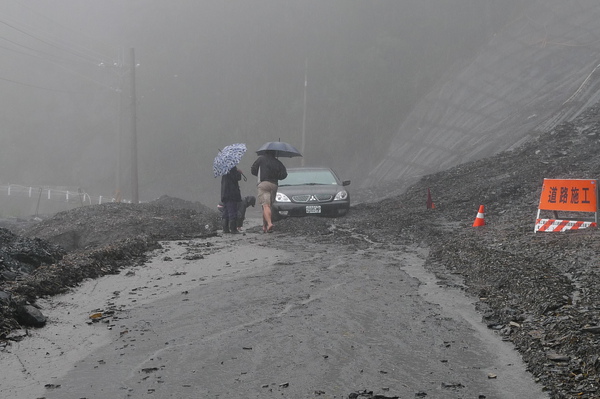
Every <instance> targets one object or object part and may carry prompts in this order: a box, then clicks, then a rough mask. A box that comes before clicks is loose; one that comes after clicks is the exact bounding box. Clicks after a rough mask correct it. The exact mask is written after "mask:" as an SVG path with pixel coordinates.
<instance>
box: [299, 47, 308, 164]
mask: <svg viewBox="0 0 600 399" xmlns="http://www.w3.org/2000/svg"><path fill="white" fill-rule="evenodd" d="M307 69H308V58H305V59H304V104H303V106H302V109H303V115H302V151H301V152H302V159H301V161H300V165H301V166H304V150H305V148H306V86H308V73H307Z"/></svg>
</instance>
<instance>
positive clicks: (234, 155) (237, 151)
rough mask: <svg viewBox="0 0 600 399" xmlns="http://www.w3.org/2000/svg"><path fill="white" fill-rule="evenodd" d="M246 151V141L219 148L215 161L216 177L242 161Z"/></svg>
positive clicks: (214, 170) (224, 173)
mask: <svg viewBox="0 0 600 399" xmlns="http://www.w3.org/2000/svg"><path fill="white" fill-rule="evenodd" d="M245 153H246V144H244V143H236V144H231V145H228V146H227V147H225V148H223V149H222V150H219V153H218V154H217V156H216V157H215V160H214V161H213V173H214V175H215V177H218V176H223V175H226V174H227V173H229V171H230V170H231V168H233V167H234V166H235V165H237V164H238V163H240V161H241V160H242V156H244V154H245Z"/></svg>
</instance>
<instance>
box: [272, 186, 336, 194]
mask: <svg viewBox="0 0 600 399" xmlns="http://www.w3.org/2000/svg"><path fill="white" fill-rule="evenodd" d="M342 190H345V188H344V187H342V186H338V185H336V184H321V185H314V186H313V185H303V186H279V188H278V189H277V191H279V192H281V193H284V194H286V195H288V196H289V195H299V194H332V195H335V194H337V193H338V192H340V191H342Z"/></svg>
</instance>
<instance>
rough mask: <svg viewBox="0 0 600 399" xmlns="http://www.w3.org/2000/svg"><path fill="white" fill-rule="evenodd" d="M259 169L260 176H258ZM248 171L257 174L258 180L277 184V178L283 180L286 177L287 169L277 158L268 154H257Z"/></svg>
mask: <svg viewBox="0 0 600 399" xmlns="http://www.w3.org/2000/svg"><path fill="white" fill-rule="evenodd" d="M259 169H260V176H258V171H259ZM250 172H251V173H252V174H253V175H254V176H258V179H259V180H260V181H270V182H271V183H274V184H277V183H278V181H279V180H283V179H285V178H286V177H287V169H286V168H285V166H284V165H283V164H282V163H281V161H280V160H279V159H277V158H275V157H274V156H273V155H270V154H265V155H261V156H259V157H258V158H257V159H256V161H254V163H253V164H252V167H251V168H250Z"/></svg>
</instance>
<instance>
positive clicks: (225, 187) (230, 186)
mask: <svg viewBox="0 0 600 399" xmlns="http://www.w3.org/2000/svg"><path fill="white" fill-rule="evenodd" d="M240 180H242V174H241V173H240V171H239V170H238V169H237V168H236V167H235V166H234V167H233V168H232V169H231V170H230V171H229V173H227V174H226V175H224V176H223V177H221V202H223V203H225V202H229V201H234V202H240V201H241V200H242V194H241V193H240V183H238V182H239V181H240Z"/></svg>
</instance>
